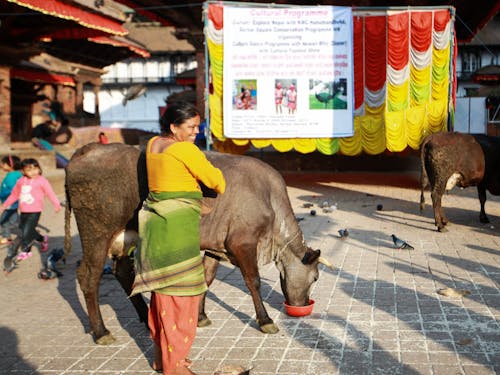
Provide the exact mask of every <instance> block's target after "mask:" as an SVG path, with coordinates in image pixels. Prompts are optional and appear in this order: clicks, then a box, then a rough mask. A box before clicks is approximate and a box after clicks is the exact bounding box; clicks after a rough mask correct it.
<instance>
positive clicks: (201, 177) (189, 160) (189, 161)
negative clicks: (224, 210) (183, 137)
mask: <svg viewBox="0 0 500 375" xmlns="http://www.w3.org/2000/svg"><path fill="white" fill-rule="evenodd" d="M176 152H179V154H180V156H181V160H183V161H184V163H185V165H186V167H187V168H188V169H189V172H190V173H191V174H192V175H193V176H194V178H196V179H197V180H198V181H201V182H203V183H204V184H205V185H206V186H207V187H209V188H210V189H213V190H215V191H216V192H217V193H219V194H222V193H224V191H225V190H226V180H225V179H224V175H223V174H222V171H221V170H220V169H219V168H216V167H214V165H213V164H212V163H210V162H209V161H208V159H207V157H206V156H205V154H204V153H203V152H202V151H201V150H200V149H199V148H198V147H197V146H196V145H194V144H193V143H191V142H182V144H179V145H178V147H177V148H176Z"/></svg>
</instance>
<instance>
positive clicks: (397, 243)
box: [391, 234, 415, 250]
mask: <svg viewBox="0 0 500 375" xmlns="http://www.w3.org/2000/svg"><path fill="white" fill-rule="evenodd" d="M391 237H392V242H394V247H395V248H396V249H400V250H401V249H407V250H413V249H415V248H414V247H413V246H411V245H410V244H409V243H408V242H406V241H405V240H402V239H401V238H398V237H396V236H395V235H394V234H391Z"/></svg>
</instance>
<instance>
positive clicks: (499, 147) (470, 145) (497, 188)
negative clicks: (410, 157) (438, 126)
mask: <svg viewBox="0 0 500 375" xmlns="http://www.w3.org/2000/svg"><path fill="white" fill-rule="evenodd" d="M420 157H421V163H422V165H421V193H420V210H423V209H424V207H425V199H424V189H425V187H426V186H427V184H430V187H431V198H432V206H433V208H434V220H435V224H436V226H437V229H438V231H440V232H445V231H446V228H445V226H446V224H447V223H448V219H447V218H446V215H445V214H444V212H443V208H442V206H441V199H442V196H443V194H444V192H445V190H450V189H451V188H453V186H455V185H456V186H459V187H463V188H465V187H468V186H477V190H478V195H479V201H480V203H481V211H480V214H479V218H480V221H481V222H483V223H487V222H489V220H488V217H487V216H486V212H485V209H484V205H485V202H486V189H488V191H490V193H492V194H494V195H499V194H500V171H499V168H498V165H499V161H500V160H499V159H500V139H499V138H496V137H488V136H486V135H481V134H474V135H470V134H461V133H436V134H431V135H429V136H428V137H426V138H425V140H424V142H423V143H422V147H421V152H420Z"/></svg>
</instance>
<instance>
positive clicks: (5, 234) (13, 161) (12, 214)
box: [0, 155, 23, 245]
mask: <svg viewBox="0 0 500 375" xmlns="http://www.w3.org/2000/svg"><path fill="white" fill-rule="evenodd" d="M0 168H2V169H3V170H4V171H5V172H7V174H6V175H5V177H4V179H3V180H2V186H1V187H0V200H1V201H2V202H5V200H6V199H7V197H8V196H9V195H10V193H11V192H12V189H13V188H14V186H15V185H16V182H17V180H19V179H20V178H21V177H22V175H23V174H22V173H21V171H20V169H21V159H19V158H18V157H17V156H15V155H7V156H4V157H3V158H2V160H0ZM18 219H19V215H18V214H17V202H14V203H13V204H12V205H11V206H10V207H7V208H6V209H5V211H4V212H3V213H2V215H0V234H1V236H0V245H5V244H7V243H9V242H10V240H11V239H10V235H11V233H10V231H11V229H12V228H13V227H14V226H17V221H18Z"/></svg>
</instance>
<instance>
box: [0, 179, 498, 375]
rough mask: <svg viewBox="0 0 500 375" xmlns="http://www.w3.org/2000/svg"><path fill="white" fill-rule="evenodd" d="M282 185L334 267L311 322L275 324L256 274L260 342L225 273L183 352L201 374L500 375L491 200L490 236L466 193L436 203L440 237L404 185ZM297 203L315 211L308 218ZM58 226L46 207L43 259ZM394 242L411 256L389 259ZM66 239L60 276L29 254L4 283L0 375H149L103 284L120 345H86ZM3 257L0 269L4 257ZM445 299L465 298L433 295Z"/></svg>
mask: <svg viewBox="0 0 500 375" xmlns="http://www.w3.org/2000/svg"><path fill="white" fill-rule="evenodd" d="M287 182H288V186H289V192H290V197H291V201H292V206H293V207H294V210H295V212H296V215H297V217H303V218H304V220H302V221H301V222H300V225H301V227H302V228H303V231H304V234H305V237H306V239H307V242H308V244H309V245H311V246H312V247H313V248H320V249H322V251H323V254H324V255H325V256H326V257H328V258H329V259H331V260H332V261H333V263H334V264H335V266H336V267H337V268H336V269H335V270H333V271H332V270H330V269H327V268H325V267H324V266H321V267H320V277H319V280H318V282H317V283H316V284H315V285H314V289H313V290H312V295H311V297H312V298H313V299H314V300H315V301H316V304H315V307H314V312H313V314H312V315H310V316H308V317H305V318H292V317H288V316H287V315H286V314H284V309H283V305H282V302H283V297H282V293H281V290H280V286H279V276H278V272H277V270H276V268H275V267H274V266H273V265H268V266H265V267H264V268H263V269H262V272H261V276H262V295H263V296H264V299H265V304H266V308H267V309H268V312H269V314H270V315H271V317H272V318H273V319H274V321H275V323H276V324H277V325H278V326H279V328H280V331H279V333H277V334H275V335H265V334H262V333H260V331H259V330H258V328H257V325H256V323H255V313H254V309H253V305H252V302H251V298H250V297H249V295H248V294H247V292H246V287H245V286H244V283H243V281H242V278H241V276H240V273H239V271H238V270H237V269H235V268H234V267H232V266H230V265H228V264H224V265H222V266H221V268H220V269H219V273H218V277H217V280H216V281H215V282H214V284H213V285H212V287H211V291H210V293H209V296H208V298H207V313H208V315H209V317H210V319H211V320H212V322H213V324H212V325H211V326H210V327H208V328H203V329H199V330H198V336H197V338H196V341H195V344H194V347H193V349H192V352H191V358H192V359H193V361H194V366H193V370H194V371H195V372H196V373H197V374H199V375H208V374H213V373H214V371H216V370H217V369H220V368H222V367H223V366H227V365H236V364H238V365H242V366H243V367H246V368H248V367H252V368H253V369H252V370H251V374H253V375H270V374H288V375H299V374H300V375H303V374H324V375H327V374H328V375H330V374H346V375H347V374H349V375H354V374H404V375H407V374H409V375H414V374H415V375H416V374H439V375H441V374H443V375H444V374H471V375H480V374H494V373H496V372H498V373H500V328H499V321H498V320H499V318H500V293H499V280H500V256H499V254H500V237H499V234H500V199H499V197H492V196H491V195H488V202H487V206H486V208H487V213H488V214H489V216H490V219H491V224H490V225H483V224H480V223H479V221H478V207H479V203H478V200H477V193H476V190H475V189H474V188H471V189H468V190H462V191H460V190H454V191H453V193H452V194H451V195H447V196H445V197H444V202H443V203H444V207H445V210H446V213H447V214H448V217H449V218H450V220H451V221H452V224H451V225H450V226H449V232H448V233H437V232H436V231H435V229H434V225H433V219H432V213H431V209H430V208H429V207H427V209H426V210H425V211H424V214H423V215H421V214H420V213H419V210H418V199H419V191H418V189H417V184H416V178H415V176H413V175H398V176H396V175H391V174H369V173H355V174H354V173H336V174H333V173H332V174H323V175H321V174H309V175H290V176H288V177H287ZM58 183H60V182H58ZM58 191H59V192H61V191H62V188H61V186H58ZM426 198H427V200H428V201H429V200H430V197H429V193H427V194H426ZM61 199H62V196H61ZM325 201H326V202H328V203H329V204H330V205H331V204H334V203H335V204H337V209H336V210H334V211H333V212H331V213H323V212H322V209H321V208H320V207H318V205H322V204H323V202H325ZM304 203H313V204H315V206H314V207H313V208H314V209H316V210H317V212H318V213H317V215H316V216H311V215H310V214H309V211H310V208H304V207H303V204H304ZM378 204H382V205H383V209H382V210H380V211H378V210H377V209H376V206H377V205H378ZM63 216H64V214H63V213H59V214H57V215H54V214H52V213H51V208H50V206H49V208H48V209H47V210H46V212H44V214H43V216H42V221H41V223H42V224H43V225H44V226H46V227H47V228H48V229H49V230H50V233H49V234H50V236H51V247H61V246H62V240H63V237H62V236H63ZM341 228H348V229H349V231H350V236H349V237H348V238H347V239H346V240H345V241H343V240H340V239H339V238H338V234H337V230H338V229H341ZM392 233H395V234H397V235H398V236H399V237H401V238H404V239H405V240H407V241H408V242H409V243H411V244H412V245H414V246H415V250H414V251H404V250H402V251H398V250H395V249H393V247H392V241H391V238H390V234H392ZM73 236H74V237H73V244H74V250H73V252H72V254H71V256H70V257H69V260H68V263H67V264H66V266H65V267H63V272H64V276H63V277H62V278H59V279H55V280H51V281H41V280H39V279H37V276H36V274H37V272H38V270H39V268H40V264H41V259H40V255H39V253H38V252H37V251H35V255H34V256H33V257H32V258H31V259H29V260H26V261H24V262H23V263H22V264H21V265H20V267H19V268H18V269H16V270H15V271H14V272H12V273H11V274H9V275H8V276H6V275H3V274H2V275H1V276H0V301H1V302H0V373H1V374H83V373H90V374H154V372H153V371H152V370H151V367H150V363H151V359H152V344H151V341H150V339H149V336H148V332H147V330H146V329H145V328H144V326H143V325H142V324H141V323H139V321H138V319H137V316H136V314H135V311H134V310H133V308H132V305H131V304H130V303H129V301H128V300H127V299H126V296H125V295H124V293H123V291H122V290H121V288H120V287H119V286H118V283H117V282H116V281H115V280H114V279H113V277H112V276H110V275H104V276H103V279H102V283H101V297H100V302H101V309H102V313H103V317H104V319H105V323H106V326H107V328H108V329H110V331H111V332H112V333H113V335H114V336H115V337H116V339H117V340H116V342H115V343H114V344H113V345H110V346H97V345H95V344H94V343H93V341H92V338H91V336H90V334H89V333H88V320H87V316H86V308H85V306H84V302H83V299H82V295H81V293H80V290H79V287H78V285H77V283H76V281H75V267H76V262H77V260H78V259H79V258H80V250H79V244H78V238H77V233H76V229H75V225H74V223H73ZM0 252H2V253H0V255H1V257H3V256H4V253H5V249H0ZM445 287H453V288H456V289H466V290H469V291H470V292H471V294H470V295H468V296H466V297H464V298H450V297H445V296H441V295H439V294H437V293H436V292H437V290H438V289H441V288H445Z"/></svg>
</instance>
